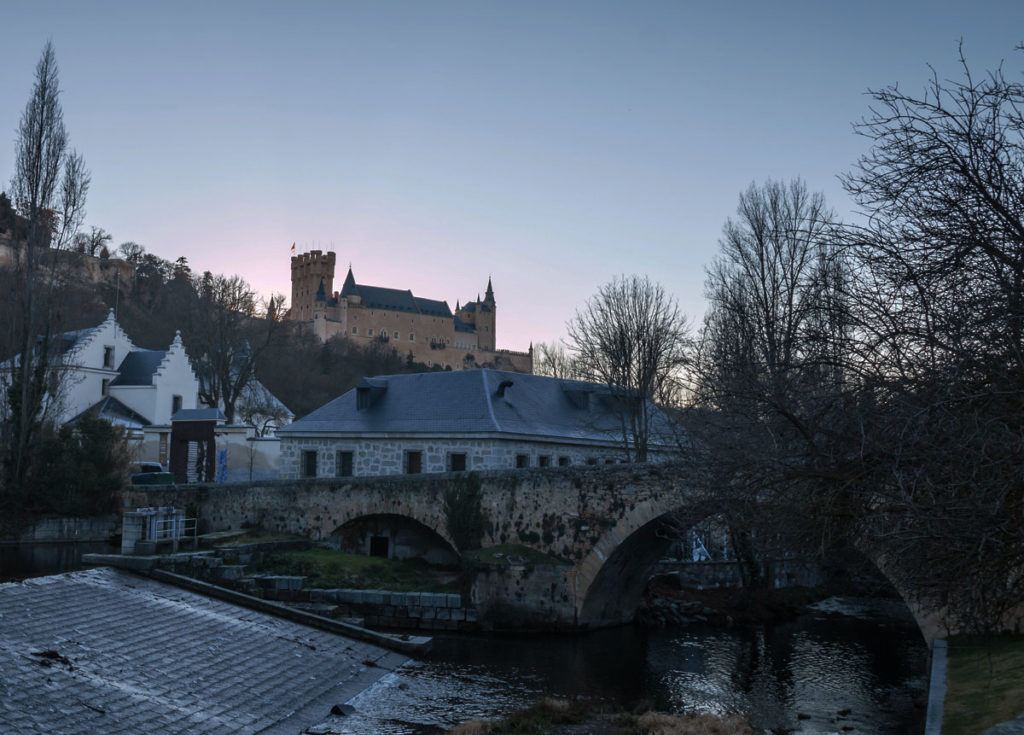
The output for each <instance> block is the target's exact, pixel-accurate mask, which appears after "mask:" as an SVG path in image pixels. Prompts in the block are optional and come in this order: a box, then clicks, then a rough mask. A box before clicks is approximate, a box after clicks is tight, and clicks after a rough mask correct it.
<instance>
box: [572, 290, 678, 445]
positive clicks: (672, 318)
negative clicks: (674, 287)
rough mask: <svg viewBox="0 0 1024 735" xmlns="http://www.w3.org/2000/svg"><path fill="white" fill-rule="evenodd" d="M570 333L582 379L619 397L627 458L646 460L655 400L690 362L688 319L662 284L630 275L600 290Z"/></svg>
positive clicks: (578, 316) (582, 311)
mask: <svg viewBox="0 0 1024 735" xmlns="http://www.w3.org/2000/svg"><path fill="white" fill-rule="evenodd" d="M566 330H567V332H568V342H569V345H570V347H571V349H572V351H573V358H574V363H575V365H576V367H577V369H578V370H579V375H580V376H582V377H583V378H584V379H587V380H591V381H594V382H598V383H604V384H605V385H608V386H609V387H610V388H612V389H613V390H615V391H616V392H617V394H618V395H617V398H618V402H619V406H620V408H621V410H620V415H621V419H622V436H623V446H624V449H625V452H626V457H627V459H628V460H630V461H637V462H644V461H646V460H647V449H648V442H649V440H650V438H651V428H652V427H651V422H652V414H651V412H650V408H651V402H652V401H654V400H656V399H657V398H658V397H659V396H660V395H661V394H662V392H663V391H664V390H666V388H668V387H669V386H670V385H671V383H672V381H673V380H674V379H675V378H676V377H677V375H678V373H679V371H680V370H681V368H682V367H683V365H684V364H685V363H686V358H687V353H686V350H687V345H688V343H689V332H688V327H687V322H686V317H685V316H684V315H683V314H682V312H680V311H679V307H678V305H677V304H676V302H675V300H674V299H673V298H672V297H671V296H669V295H668V294H666V293H665V290H664V289H663V288H662V287H661V286H660V285H658V284H657V283H654V282H652V281H650V280H649V279H648V278H647V277H640V276H629V277H622V278H616V279H614V280H613V281H612V282H611V283H607V284H605V285H603V286H601V288H600V289H598V292H597V294H596V295H594V296H593V297H592V298H591V299H590V300H589V301H588V302H587V304H586V306H585V307H584V308H583V309H582V310H581V311H579V312H577V313H576V316H575V317H574V318H573V319H572V320H571V321H570V322H569V323H568V324H567V325H566Z"/></svg>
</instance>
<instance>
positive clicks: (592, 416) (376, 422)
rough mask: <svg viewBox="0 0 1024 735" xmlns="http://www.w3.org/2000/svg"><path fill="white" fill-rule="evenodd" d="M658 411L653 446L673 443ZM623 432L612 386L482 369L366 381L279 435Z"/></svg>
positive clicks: (583, 435) (572, 435)
mask: <svg viewBox="0 0 1024 735" xmlns="http://www.w3.org/2000/svg"><path fill="white" fill-rule="evenodd" d="M503 384H504V389H502V385H503ZM381 386H384V387H385V389H384V390H381ZM360 390H362V391H364V395H367V394H370V395H367V397H368V398H369V401H368V402H369V403H370V405H369V407H367V408H363V409H360V408H358V403H357V401H358V393H359V391H360ZM499 393H500V395H499ZM364 400H365V399H364ZM652 411H653V414H654V416H655V423H656V428H655V431H652V441H651V444H652V445H655V444H658V443H659V441H657V439H656V438H655V437H656V436H658V435H660V436H661V437H662V440H661V442H660V443H664V444H669V443H671V439H670V437H671V435H672V434H671V427H670V423H669V419H668V417H667V416H665V414H664V413H663V412H661V411H660V410H659V409H656V408H652ZM621 431H622V430H621V422H620V414H619V412H618V411H617V410H616V399H615V396H614V395H613V392H612V391H611V390H610V389H609V388H608V387H607V386H603V385H596V384H593V383H583V382H580V381H571V380H560V379H557V378H547V377H543V376H540V375H530V374H527V373H514V372H507V371H504V370H488V369H481V370H457V371H451V372H436V373H416V374H411V375H387V376H381V377H378V378H373V379H372V380H369V381H363V383H362V384H361V385H360V386H359V387H357V388H355V389H353V390H350V391H349V392H348V393H345V394H344V395H342V396H340V397H339V398H336V399H334V400H333V401H331V402H330V403H327V404H326V405H324V406H321V407H320V408H318V409H317V410H315V411H313V412H312V413H310V414H308V415H307V416H305V417H303V418H301V419H299V420H298V421H295V422H294V423H292V424H289V425H288V426H286V427H283V428H281V429H278V432H277V433H278V435H279V436H281V437H282V438H287V437H289V436H295V435H308V434H329V435H350V436H351V435H357V436H363V435H372V434H429V435H439V434H440V435H454V434H458V435H465V434H488V435H493V434H498V435H505V436H508V437H510V438H511V437H513V436H515V437H524V436H525V437H529V438H535V439H553V440H562V441H566V440H571V441H582V442H601V443H607V442H619V441H621V437H622V433H621Z"/></svg>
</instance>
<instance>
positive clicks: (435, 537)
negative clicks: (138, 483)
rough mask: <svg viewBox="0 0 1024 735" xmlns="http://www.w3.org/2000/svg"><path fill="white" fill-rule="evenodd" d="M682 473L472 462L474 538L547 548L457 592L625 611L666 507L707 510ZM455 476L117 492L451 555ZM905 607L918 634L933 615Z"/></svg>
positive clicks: (585, 617)
mask: <svg viewBox="0 0 1024 735" xmlns="http://www.w3.org/2000/svg"><path fill="white" fill-rule="evenodd" d="M690 472H691V470H689V469H688V468H685V467H683V466H682V465H676V464H670V463H666V464H647V465H610V466H608V465H605V466H597V467H569V468H544V469H540V468H537V469H528V470H504V471H494V472H484V473H478V475H477V476H478V477H479V478H480V481H481V491H482V502H481V510H482V514H483V517H484V535H483V538H482V539H481V545H482V546H483V547H491V546H497V545H500V544H520V545H524V546H528V547H530V548H532V549H535V550H537V551H540V552H543V553H544V554H546V555H549V556H550V557H553V558H552V560H551V563H550V564H543V563H541V564H538V563H535V562H529V563H527V562H525V561H520V560H517V559H515V558H512V559H502V560H501V561H500V563H494V564H488V565H484V566H483V567H481V568H480V569H479V570H478V571H477V573H476V578H475V579H474V580H473V582H472V586H471V589H470V591H469V594H470V596H471V600H470V601H471V602H472V603H473V604H474V605H476V607H477V609H478V611H479V614H480V619H481V620H493V621H495V622H496V624H497V625H501V624H502V622H503V621H504V622H510V621H515V622H516V623H517V624H518V625H520V626H527V627H529V626H537V627H566V628H588V627H600V626H607V625H615V624H618V623H622V622H627V621H629V620H631V619H632V618H633V616H634V614H635V612H636V609H637V607H638V605H639V601H640V597H641V595H642V593H643V591H644V588H645V586H646V583H647V581H648V579H649V578H650V575H651V573H652V571H653V570H654V568H655V566H656V564H657V562H658V561H659V559H661V558H662V557H663V556H664V554H665V552H666V550H667V548H668V546H669V544H670V543H671V540H672V539H671V537H670V534H668V533H666V532H665V531H666V525H665V522H666V517H667V516H669V515H671V516H672V517H673V518H674V519H675V521H676V524H677V525H679V523H680V521H681V522H682V523H683V527H686V526H687V525H689V524H692V523H696V522H699V521H700V520H702V519H704V518H706V517H707V516H708V515H711V514H713V513H715V512H716V510H715V508H714V506H713V505H712V501H711V499H710V498H709V497H708V496H707V495H706V493H704V492H703V491H701V489H700V488H699V487H698V483H695V482H693V481H692V478H691V475H690V474H689V473H690ZM457 477H458V475H455V474H439V475H389V476H382V477H347V478H331V479H315V480H284V481H274V482H264V483H259V484H247V483H228V484H221V485H188V486H172V487H134V488H132V489H131V491H129V493H128V496H127V497H126V499H125V502H126V505H129V506H131V507H141V506H153V505H173V506H176V507H183V508H186V509H187V511H188V514H189V515H192V514H197V515H198V517H199V518H200V522H201V530H202V531H203V532H210V531H219V530H226V529H238V528H261V529H262V530H263V531H264V532H266V533H289V534H300V535H303V536H307V537H308V538H310V539H312V540H314V541H333V542H334V543H335V544H336V545H338V546H339V547H341V548H346V549H352V550H361V551H363V552H364V553H377V554H382V555H392V556H401V555H420V556H428V557H429V556H430V555H431V554H433V555H434V557H435V559H439V560H443V559H444V558H447V559H448V560H450V561H455V560H457V558H458V557H457V555H456V553H455V551H454V549H455V545H454V543H453V540H452V538H451V535H450V534H449V531H448V524H447V520H446V516H445V511H444V500H443V498H444V492H445V490H446V489H448V488H449V487H451V485H452V482H453V481H454V480H455V479H456V478H457ZM375 543H376V544H377V547H376V548H374V544H375ZM399 552H401V553H399ZM868 556H869V558H870V554H868ZM911 610H912V612H914V614H915V616H917V617H918V622H919V623H920V624H921V626H922V630H924V632H925V636H926V637H927V638H929V639H930V638H931V637H932V635H933V634H934V633H933V632H932V630H931V629H932V627H933V626H934V621H932V620H931V617H933V616H928V615H924V614H923V611H920V610H916V609H914V607H913V606H911Z"/></svg>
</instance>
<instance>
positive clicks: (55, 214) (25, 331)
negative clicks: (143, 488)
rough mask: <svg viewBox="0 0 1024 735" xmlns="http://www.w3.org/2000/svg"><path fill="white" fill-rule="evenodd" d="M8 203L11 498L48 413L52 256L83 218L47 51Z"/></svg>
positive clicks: (78, 178) (81, 190)
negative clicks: (15, 229)
mask: <svg viewBox="0 0 1024 735" xmlns="http://www.w3.org/2000/svg"><path fill="white" fill-rule="evenodd" d="M15 146H16V151H15V172H14V175H13V177H12V178H11V197H12V200H13V203H14V206H15V208H16V209H17V211H18V213H19V214H20V216H21V217H22V218H23V219H24V236H23V238H22V240H21V247H20V248H19V249H18V254H19V257H18V258H17V260H16V263H15V264H14V269H13V270H14V278H13V279H12V290H11V291H10V292H8V293H6V294H5V297H6V298H7V299H9V309H6V310H5V313H6V314H7V315H8V319H7V320H6V321H5V326H6V329H7V338H8V344H7V345H6V347H7V350H6V352H7V353H8V354H15V353H20V355H21V357H20V359H19V360H18V361H17V362H16V363H15V364H14V365H13V366H12V369H11V371H10V372H5V374H4V376H3V380H4V386H3V387H4V395H5V397H6V400H5V401H4V405H3V410H4V412H3V422H2V423H3V437H2V438H3V449H4V457H3V469H4V479H5V484H6V487H7V489H8V490H9V491H20V492H21V493H22V494H23V495H24V494H25V493H27V492H28V482H27V480H28V478H29V475H30V468H31V466H32V462H33V458H34V455H35V452H36V449H37V446H38V442H39V439H40V435H41V429H42V426H43V419H44V416H43V413H44V410H45V408H46V395H47V388H48V387H49V386H48V385H47V382H48V378H47V375H48V369H49V367H50V364H51V361H52V359H53V357H55V354H54V351H55V349H56V347H55V346H54V345H53V338H54V337H55V336H56V334H57V331H58V327H57V325H58V319H59V316H60V313H59V312H60V303H59V300H58V299H57V298H56V296H57V279H56V277H55V270H56V266H57V262H56V259H55V258H54V257H53V252H52V251H54V250H59V249H64V248H67V246H68V245H69V244H70V243H71V242H72V241H73V238H74V236H75V234H76V232H77V230H78V227H79V226H80V225H81V222H82V218H83V215H84V207H85V197H86V193H87V192H88V188H89V174H88V172H87V171H86V169H85V164H84V162H83V160H82V157H81V156H80V155H78V154H77V153H76V152H74V151H72V150H70V149H69V147H68V134H67V130H66V128H65V126H64V116H63V111H62V109H61V104H60V86H59V79H58V69H57V60H56V56H55V54H54V50H53V46H52V44H50V43H47V44H46V46H45V47H44V48H43V52H42V55H41V56H40V58H39V62H38V63H37V65H36V71H35V82H34V84H33V88H32V93H31V95H30V97H29V100H28V103H27V104H26V105H25V110H24V112H23V113H22V116H21V122H20V124H19V126H18V134H17V138H16V141H15Z"/></svg>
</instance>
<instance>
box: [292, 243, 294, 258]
mask: <svg viewBox="0 0 1024 735" xmlns="http://www.w3.org/2000/svg"><path fill="white" fill-rule="evenodd" d="M292 255H295V243H292Z"/></svg>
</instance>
